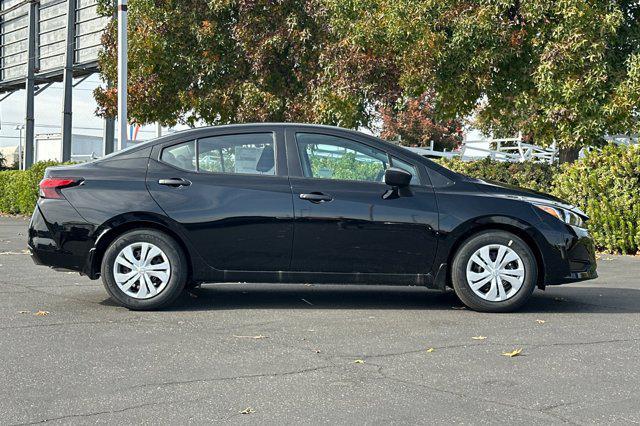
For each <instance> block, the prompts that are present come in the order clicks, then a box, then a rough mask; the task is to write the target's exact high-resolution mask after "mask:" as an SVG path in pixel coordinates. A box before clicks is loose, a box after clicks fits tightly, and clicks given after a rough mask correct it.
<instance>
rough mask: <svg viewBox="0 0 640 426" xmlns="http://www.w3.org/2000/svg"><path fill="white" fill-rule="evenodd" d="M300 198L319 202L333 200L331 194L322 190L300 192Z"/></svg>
mask: <svg viewBox="0 0 640 426" xmlns="http://www.w3.org/2000/svg"><path fill="white" fill-rule="evenodd" d="M300 199H301V200H307V201H311V202H312V203H316V204H318V203H326V202H329V201H331V200H333V197H332V196H331V195H327V194H323V193H322V192H311V193H309V194H300Z"/></svg>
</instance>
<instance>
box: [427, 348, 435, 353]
mask: <svg viewBox="0 0 640 426" xmlns="http://www.w3.org/2000/svg"><path fill="white" fill-rule="evenodd" d="M433 351H435V349H433V348H429V349H427V352H428V353H431V352H433Z"/></svg>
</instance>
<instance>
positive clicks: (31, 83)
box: [24, 0, 38, 170]
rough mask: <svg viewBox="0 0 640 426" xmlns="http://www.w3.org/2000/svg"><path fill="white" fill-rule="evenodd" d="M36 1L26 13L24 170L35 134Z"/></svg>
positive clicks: (29, 158) (31, 152) (30, 154)
mask: <svg viewBox="0 0 640 426" xmlns="http://www.w3.org/2000/svg"><path fill="white" fill-rule="evenodd" d="M37 7H38V3H37V2H36V1H35V0H32V1H31V2H30V3H29V12H28V14H27V20H28V22H29V24H28V36H27V79H26V83H25V89H26V90H25V91H26V92H27V93H26V97H27V105H26V117H25V121H26V128H25V134H24V136H25V137H24V168H25V170H26V169H28V168H29V167H31V165H33V140H34V136H35V117H34V101H35V99H34V98H35V73H36V25H37V20H36V13H37Z"/></svg>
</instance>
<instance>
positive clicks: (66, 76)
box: [60, 0, 76, 161]
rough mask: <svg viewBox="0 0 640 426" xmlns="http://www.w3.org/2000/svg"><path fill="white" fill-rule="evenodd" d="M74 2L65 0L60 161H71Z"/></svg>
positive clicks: (74, 38)
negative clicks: (64, 49) (65, 20)
mask: <svg viewBox="0 0 640 426" xmlns="http://www.w3.org/2000/svg"><path fill="white" fill-rule="evenodd" d="M75 29H76V0H67V37H66V45H67V47H66V53H65V60H64V71H63V74H62V84H63V86H64V93H63V96H62V141H61V145H62V146H61V152H60V158H61V159H62V161H70V160H71V138H72V132H73V129H72V123H73V122H72V115H71V114H72V111H73V109H72V105H73V60H74V53H75V48H76V37H75V35H76V31H75Z"/></svg>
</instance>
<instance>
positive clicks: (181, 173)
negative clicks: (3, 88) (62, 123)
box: [29, 124, 597, 312]
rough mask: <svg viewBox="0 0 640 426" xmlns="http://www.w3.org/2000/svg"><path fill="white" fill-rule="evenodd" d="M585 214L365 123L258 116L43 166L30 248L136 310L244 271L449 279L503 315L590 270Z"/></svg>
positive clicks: (267, 278) (251, 274) (302, 277)
mask: <svg viewBox="0 0 640 426" xmlns="http://www.w3.org/2000/svg"><path fill="white" fill-rule="evenodd" d="M586 220H587V217H586V216H585V214H584V213H582V212H581V211H580V210H578V209H577V208H575V207H573V206H570V205H567V204H566V203H564V202H562V201H561V200H559V199H557V198H554V197H551V196H549V195H545V194H540V193H534V192H531V191H525V190H522V189H518V188H513V187H506V186H504V185H500V184H496V183H489V182H484V181H480V180H477V179H472V178H469V177H466V176H462V175H460V174H457V173H454V172H452V171H450V170H447V169H445V168H443V167H441V166H439V165H438V164H436V163H434V162H432V161H430V160H428V159H426V158H423V157H421V156H419V155H417V154H414V153H412V152H410V151H408V150H406V149H404V148H402V147H399V146H396V145H393V144H390V143H387V142H384V141H382V140H380V139H377V138H375V137H372V136H368V135H365V134H362V133H358V132H354V131H350V130H345V129H340V128H335V127H327V126H315V125H302V124H251V125H235V126H220V127H211V128H201V129H195V130H188V131H184V132H180V133H174V134H171V135H168V136H165V137H162V138H159V139H156V140H153V141H150V142H147V143H142V144H139V145H136V146H134V147H131V148H129V149H126V150H123V151H120V152H117V153H115V154H112V155H108V156H106V157H104V158H102V159H100V160H97V161H94V162H91V163H86V164H81V165H75V166H64V167H50V168H48V169H47V170H46V173H45V177H44V179H43V180H42V182H40V198H39V200H38V204H37V207H36V209H35V211H34V213H33V217H32V218H31V223H30V228H29V247H30V249H31V253H32V257H33V259H34V261H35V262H36V263H38V264H43V265H48V266H51V267H54V268H56V269H64V270H72V271H78V272H80V273H81V274H85V275H87V276H88V277H90V278H91V279H97V278H99V277H102V280H103V282H104V286H105V288H106V290H107V292H108V293H109V295H110V296H111V297H112V298H113V299H114V300H115V301H117V302H118V303H119V304H121V305H123V306H126V307H128V308H131V309H154V308H159V307H162V306H166V305H167V304H169V303H171V302H172V301H173V300H174V299H175V298H176V297H177V296H178V295H179V294H180V293H181V292H182V291H183V290H184V289H185V287H191V286H196V285H199V284H201V283H204V282H239V281H243V282H259V283H283V282H287V283H289V282H290V283H308V282H312V283H351V284H387V285H391V284H395V285H419V286H425V287H427V288H432V289H440V290H445V289H446V288H447V287H452V288H453V289H454V290H455V292H456V294H457V295H458V297H459V298H460V299H461V300H462V302H463V303H464V304H465V305H467V306H468V307H470V308H472V309H475V310H478V311H490V312H506V311H512V310H514V309H517V308H518V307H520V306H522V304H524V303H525V302H526V301H527V299H528V298H529V297H530V295H531V293H532V292H533V290H534V288H535V287H538V288H542V289H543V288H544V287H545V286H546V285H554V284H562V283H566V282H571V281H580V280H586V279H591V278H595V277H596V276H597V275H596V261H595V254H594V245H593V242H592V240H591V238H590V237H589V234H588V233H587V231H586V229H585V228H586V227H585V221H586Z"/></svg>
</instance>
